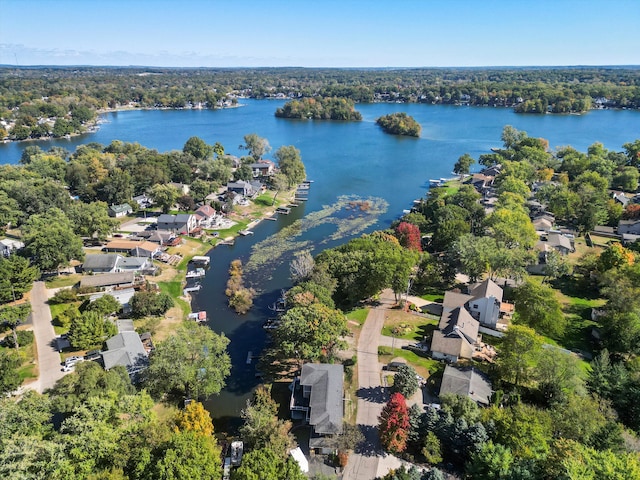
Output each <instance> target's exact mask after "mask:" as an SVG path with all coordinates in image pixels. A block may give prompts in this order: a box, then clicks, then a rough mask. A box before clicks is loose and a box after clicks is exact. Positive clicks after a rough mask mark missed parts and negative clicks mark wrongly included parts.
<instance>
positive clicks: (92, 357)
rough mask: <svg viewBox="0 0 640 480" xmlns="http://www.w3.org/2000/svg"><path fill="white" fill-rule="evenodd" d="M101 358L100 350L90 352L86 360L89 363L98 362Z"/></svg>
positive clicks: (85, 357) (86, 355)
mask: <svg viewBox="0 0 640 480" xmlns="http://www.w3.org/2000/svg"><path fill="white" fill-rule="evenodd" d="M100 357H101V355H100V350H89V351H88V352H87V353H86V354H85V356H84V359H85V360H87V361H89V360H98V359H99V358H100Z"/></svg>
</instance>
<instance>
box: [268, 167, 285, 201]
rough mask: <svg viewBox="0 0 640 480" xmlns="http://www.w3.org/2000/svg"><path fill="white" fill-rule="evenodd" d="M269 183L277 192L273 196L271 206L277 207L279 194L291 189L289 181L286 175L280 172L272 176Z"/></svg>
mask: <svg viewBox="0 0 640 480" xmlns="http://www.w3.org/2000/svg"><path fill="white" fill-rule="evenodd" d="M269 182H270V185H271V188H272V189H273V190H274V191H275V192H276V193H275V194H274V195H273V202H271V205H275V204H276V198H277V197H278V194H279V193H280V192H281V191H283V190H286V189H287V188H289V179H288V178H287V176H286V175H285V174H284V173H280V172H278V173H276V174H274V175H272V176H271V178H270V179H269Z"/></svg>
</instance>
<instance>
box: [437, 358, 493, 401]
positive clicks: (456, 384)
mask: <svg viewBox="0 0 640 480" xmlns="http://www.w3.org/2000/svg"><path fill="white" fill-rule="evenodd" d="M445 394H454V395H459V396H461V397H468V398H470V399H471V400H473V401H474V402H476V403H477V404H479V405H482V406H487V405H489V402H490V400H491V394H492V390H491V382H490V381H489V379H488V378H487V376H486V375H485V374H484V373H482V372H480V371H479V370H476V369H475V368H473V367H471V368H464V369H462V368H456V367H454V366H451V365H447V366H445V367H444V373H443V375H442V382H441V384H440V395H445Z"/></svg>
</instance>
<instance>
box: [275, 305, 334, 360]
mask: <svg viewBox="0 0 640 480" xmlns="http://www.w3.org/2000/svg"><path fill="white" fill-rule="evenodd" d="M346 332H347V322H346V319H345V316H344V314H343V313H342V312H341V311H340V310H332V309H331V308H329V307H327V306H326V305H323V304H321V303H313V304H311V305H308V306H304V307H294V308H291V309H290V310H288V311H287V313H285V314H284V315H283V316H282V323H281V324H280V326H279V327H278V329H277V330H276V332H275V334H274V338H275V341H276V345H277V349H278V350H279V351H280V353H281V354H282V355H283V357H284V358H296V359H298V360H299V361H300V362H303V361H305V360H317V359H320V358H321V357H323V356H329V357H331V356H333V355H334V354H335V353H336V352H337V351H338V350H341V349H343V348H345V347H346V344H345V342H344V341H343V340H341V337H342V336H343V335H345V334H346Z"/></svg>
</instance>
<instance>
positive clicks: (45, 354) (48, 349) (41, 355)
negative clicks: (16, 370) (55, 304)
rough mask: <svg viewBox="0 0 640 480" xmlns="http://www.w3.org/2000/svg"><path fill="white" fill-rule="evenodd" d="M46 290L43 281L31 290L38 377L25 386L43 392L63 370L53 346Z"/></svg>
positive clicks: (63, 373) (60, 375) (58, 355)
mask: <svg viewBox="0 0 640 480" xmlns="http://www.w3.org/2000/svg"><path fill="white" fill-rule="evenodd" d="M48 293H49V292H48V291H47V288H46V286H45V283H44V282H35V283H34V284H33V289H32V290H31V322H32V323H33V334H34V336H35V340H36V348H37V350H38V370H39V374H40V375H39V377H38V379H37V380H36V381H35V382H32V383H30V384H29V385H27V386H26V388H30V389H32V390H36V391H37V392H40V393H42V392H44V391H45V390H46V389H48V388H51V387H53V386H54V385H55V383H56V382H57V381H58V380H59V379H61V378H62V377H63V376H64V375H65V372H63V371H62V366H61V364H60V354H59V353H58V350H56V348H55V338H56V333H55V331H54V330H53V324H52V323H51V322H52V319H51V310H49V305H48V304H47V300H48V299H49V297H48Z"/></svg>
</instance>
